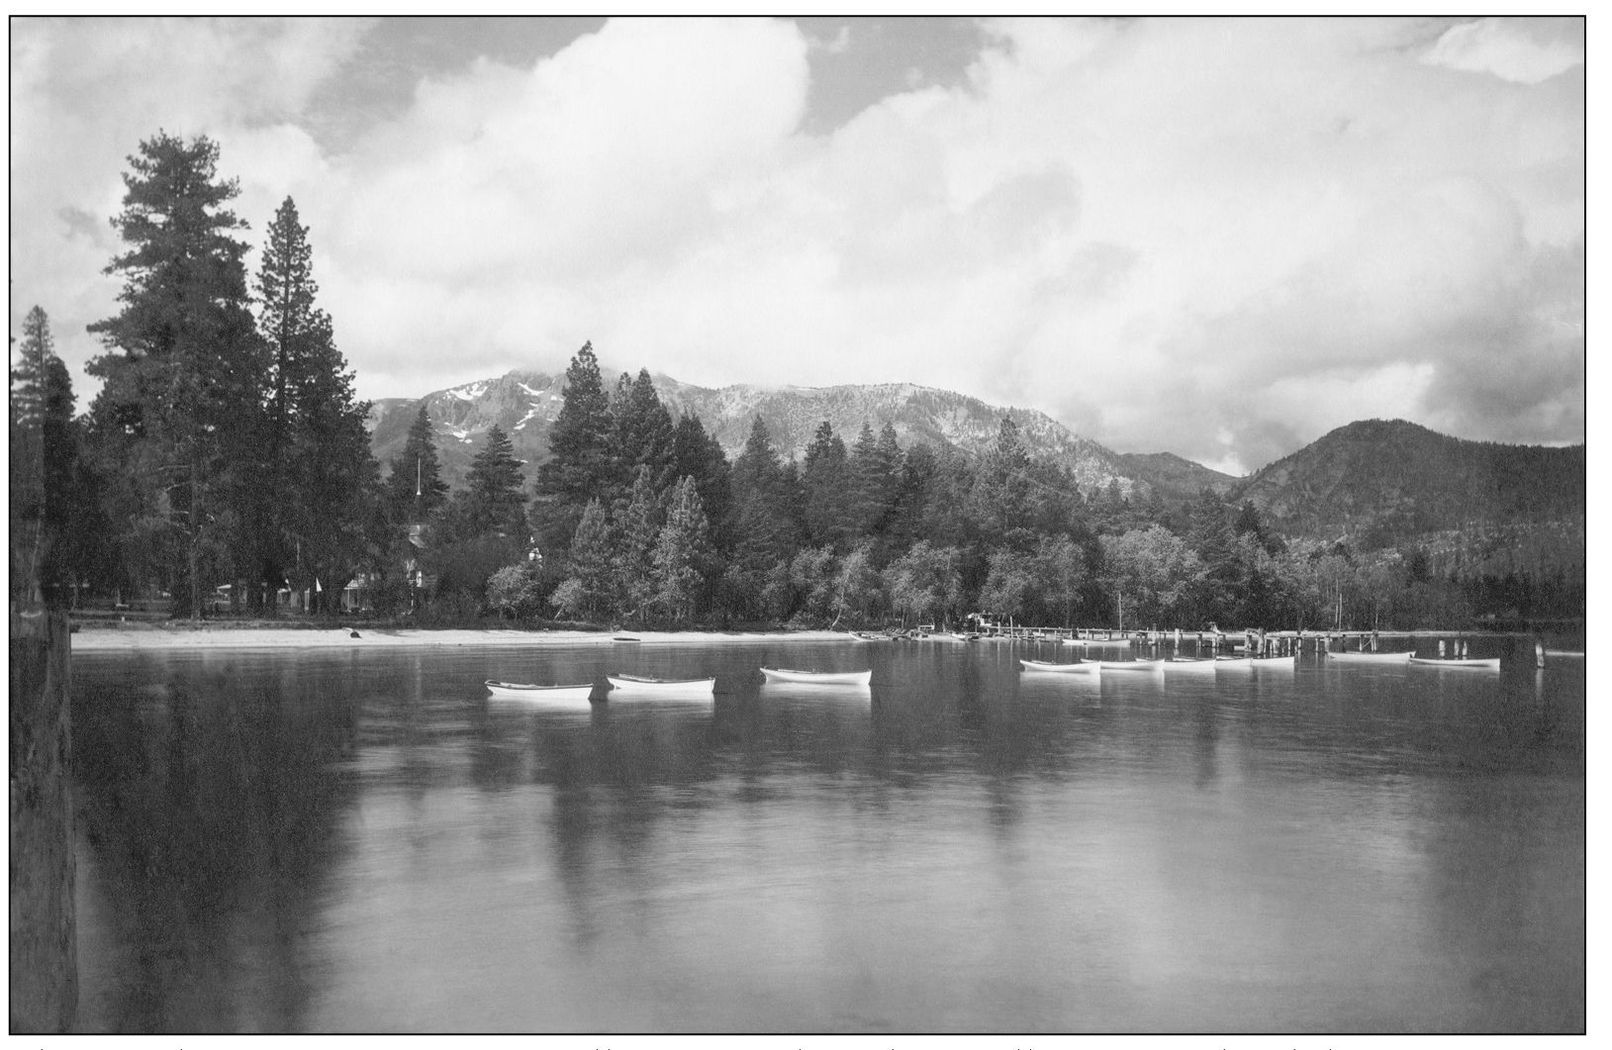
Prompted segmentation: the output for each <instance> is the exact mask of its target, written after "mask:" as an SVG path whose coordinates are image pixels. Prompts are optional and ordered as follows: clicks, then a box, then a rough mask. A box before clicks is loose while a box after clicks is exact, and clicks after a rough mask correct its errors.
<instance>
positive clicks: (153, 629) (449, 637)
mask: <svg viewBox="0 0 1612 1050" xmlns="http://www.w3.org/2000/svg"><path fill="white" fill-rule="evenodd" d="M352 631H353V629H352V628H350V627H329V628H297V627H244V628H236V627H217V628H213V627H206V626H203V627H189V626H186V627H160V626H154V625H142V626H141V627H139V628H132V627H128V626H122V625H118V626H113V625H105V626H102V625H98V624H83V625H80V627H79V629H78V630H77V631H75V632H74V633H73V636H72V638H73V651H74V652H75V653H88V652H126V651H143V650H150V649H337V648H342V649H385V648H455V647H459V648H471V647H481V648H493V647H497V646H506V647H512V648H513V647H520V648H531V647H533V646H565V645H572V646H574V645H623V644H633V643H621V642H616V641H614V640H613V635H611V634H607V633H603V632H600V631H493V630H486V631H477V630H440V631H434V630H420V629H408V628H400V629H391V628H370V627H360V628H358V637H357V638H354V637H352ZM624 633H625V634H628V635H630V636H631V637H633V638H637V639H639V642H638V644H642V645H656V644H668V643H691V642H699V643H718V644H720V643H746V642H824V641H846V640H847V635H846V634H845V632H843V631H775V632H754V633H747V632H723V631H629V632H624Z"/></svg>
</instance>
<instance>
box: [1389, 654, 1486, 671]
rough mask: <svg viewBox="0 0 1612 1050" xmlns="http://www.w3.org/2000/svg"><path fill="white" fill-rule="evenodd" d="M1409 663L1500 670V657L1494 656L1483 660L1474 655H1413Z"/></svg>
mask: <svg viewBox="0 0 1612 1050" xmlns="http://www.w3.org/2000/svg"><path fill="white" fill-rule="evenodd" d="M1410 665H1411V666H1412V667H1438V668H1442V669H1448V670H1452V671H1498V670H1500V657H1498V656H1494V657H1490V658H1489V659H1486V660H1484V659H1478V658H1476V657H1471V658H1468V657H1453V656H1450V657H1437V656H1413V657H1411V658H1410Z"/></svg>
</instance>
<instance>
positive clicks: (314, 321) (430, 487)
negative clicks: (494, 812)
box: [11, 133, 1584, 629]
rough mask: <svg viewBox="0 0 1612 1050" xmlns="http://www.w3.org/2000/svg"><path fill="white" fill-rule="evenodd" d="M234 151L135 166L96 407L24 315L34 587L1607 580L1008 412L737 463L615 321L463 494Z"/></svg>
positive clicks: (977, 596)
mask: <svg viewBox="0 0 1612 1050" xmlns="http://www.w3.org/2000/svg"><path fill="white" fill-rule="evenodd" d="M217 162H218V149H217V146H216V144H214V143H213V142H212V141H210V140H209V139H207V138H205V137H202V138H196V139H193V140H188V141H187V140H182V139H179V138H175V137H172V136H169V135H167V134H165V133H159V134H158V135H156V136H155V137H153V138H151V139H149V140H147V141H145V142H142V143H141V144H140V146H139V150H138V152H137V154H136V155H135V156H133V157H131V158H129V165H130V170H129V171H128V172H126V173H125V174H124V183H125V186H126V194H125V196H124V200H123V209H122V211H121V212H120V213H119V214H118V215H117V216H115V217H114V218H113V220H112V221H113V225H114V226H115V227H116V228H117V230H118V231H119V232H120V234H121V236H122V239H123V241H124V243H125V248H126V250H125V251H124V252H123V253H121V254H119V255H117V256H116V257H114V258H113V259H112V260H111V261H110V263H109V264H108V267H107V272H108V273H110V274H113V275H116V276H118V277H119V278H121V280H122V282H123V287H122V291H121V293H120V295H119V297H118V310H117V312H116V313H115V314H113V315H112V316H110V317H108V318H106V319H104V320H101V321H99V322H97V323H96V324H94V325H92V326H91V331H93V332H95V333H96V334H97V335H98V336H99V337H100V339H101V341H102V343H103V346H104V347H105V353H103V354H101V355H100V356H98V357H96V358H95V359H94V360H93V361H92V362H91V363H90V366H89V369H90V372H91V374H92V375H94V376H96V377H97V378H98V379H100V380H101V382H102V387H101V389H100V390H99V392H98V393H97V394H96V396H95V398H94V399H93V400H92V402H91V403H90V405H89V407H88V409H87V411H86V412H85V413H84V414H83V415H82V416H75V415H74V399H73V394H72V391H71V387H70V381H69V378H68V374H67V370H66V368H65V367H64V366H63V365H62V363H61V361H60V360H59V359H58V358H57V357H56V356H55V354H54V351H53V348H52V337H51V334H50V327H49V319H48V316H47V315H46V313H45V312H44V311H43V310H42V309H40V308H38V307H36V308H35V309H34V310H33V311H32V312H30V314H29V315H28V318H27V321H26V322H25V324H24V329H23V333H22V338H21V341H20V343H19V345H18V348H17V349H18V358H19V360H18V363H17V364H16V365H15V366H14V369H13V375H12V412H11V428H12V429H11V448H12V501H11V505H12V510H11V517H12V530H11V531H12V537H13V538H12V545H11V549H12V573H13V579H16V578H17V576H18V567H19V564H21V563H22V562H23V560H24V559H32V561H33V562H34V563H38V564H41V565H43V571H42V578H43V579H45V580H46V585H47V587H49V588H51V589H52V590H53V591H55V592H56V593H58V594H61V595H65V596H66V599H67V600H68V601H70V602H72V603H81V604H97V603H99V604H109V603H114V602H116V603H120V604H128V603H130V602H132V601H134V600H136V599H149V598H153V597H158V598H160V600H161V601H162V602H164V603H166V604H167V605H168V607H169V609H170V610H171V612H172V613H173V614H174V615H177V616H184V617H189V618H193V619H199V618H201V617H203V616H209V615H220V614H223V613H224V612H225V611H226V610H228V612H229V613H232V614H238V615H245V616H250V617H273V616H280V615H288V614H290V612H291V611H292V610H296V611H297V612H299V613H306V614H312V615H315V616H320V615H335V614H338V613H352V612H358V613H362V614H364V615H367V616H372V617H375V618H380V619H388V618H392V619H398V620H400V621H403V620H406V621H407V622H414V623H419V624H449V623H466V622H474V621H476V620H478V619H479V618H482V617H492V616H496V617H499V618H500V619H503V620H507V621H513V622H522V623H528V624H536V623H539V622H544V623H548V622H555V621H565V622H585V623H595V624H611V623H635V624H645V625H661V626H672V627H676V626H693V625H700V626H714V627H731V626H739V625H754V624H795V625H801V626H826V625H837V626H839V627H849V626H859V625H867V624H917V623H957V622H959V621H960V620H961V618H962V617H963V616H964V615H966V614H968V613H971V612H982V613H987V614H990V615H992V616H996V617H1001V618H1004V619H1005V618H1012V619H1014V620H1015V621H1017V622H1020V623H1027V624H1032V625H1040V626H1069V625H1086V626H1091V625H1107V626H1167V627H1173V626H1182V627H1188V628H1192V627H1201V626H1205V625H1207V624H1209V623H1211V622H1213V623H1218V624H1220V625H1221V626H1223V627H1243V626H1271V627H1286V628H1295V627H1303V628H1307V629H1315V628H1318V627H1333V626H1340V627H1353V628H1367V627H1380V628H1385V629H1386V628H1394V627H1415V626H1430V625H1441V626H1448V625H1452V624H1463V623H1467V622H1469V621H1471V620H1472V619H1473V618H1474V617H1477V616H1482V615H1489V616H1496V617H1500V618H1505V619H1514V618H1541V617H1582V615H1583V610H1584V581H1583V577H1582V573H1581V572H1578V573H1571V574H1570V573H1567V572H1564V571H1563V570H1561V569H1539V570H1535V569H1524V570H1521V571H1508V572H1503V573H1502V572H1494V571H1490V567H1488V566H1480V567H1476V568H1474V567H1472V566H1467V567H1466V568H1465V569H1463V568H1462V567H1460V566H1452V565H1449V564H1445V563H1442V562H1441V561H1440V558H1439V554H1438V552H1437V551H1436V550H1429V549H1426V548H1425V547H1420V546H1412V547H1403V548H1402V547H1398V546H1393V545H1391V544H1389V545H1382V546H1375V547H1372V548H1371V549H1358V550H1357V549H1351V548H1350V547H1349V546H1348V545H1346V544H1343V543H1331V544H1327V543H1322V542H1319V541H1314V540H1304V539H1300V538H1295V536H1294V535H1292V534H1288V535H1285V536H1284V535H1283V534H1282V533H1280V532H1278V531H1277V529H1276V527H1275V525H1276V524H1277V522H1274V521H1272V520H1267V519H1266V518H1265V517H1264V516H1262V515H1261V513H1260V512H1259V511H1258V510H1257V509H1256V506H1255V504H1254V503H1253V502H1251V501H1248V500H1242V501H1240V502H1228V501H1227V500H1226V498H1225V497H1224V496H1223V495H1221V494H1218V493H1217V492H1216V491H1214V490H1212V489H1209V488H1204V489H1203V490H1202V491H1201V492H1200V493H1199V494H1198V496H1197V498H1196V499H1193V500H1189V501H1187V502H1184V503H1183V502H1172V503H1168V504H1167V503H1166V502H1164V501H1162V500H1159V499H1158V498H1156V496H1155V497H1138V498H1137V499H1135V500H1133V499H1131V498H1130V497H1128V496H1127V495H1125V494H1124V493H1122V492H1121V490H1120V488H1119V486H1118V485H1117V484H1115V485H1109V486H1107V487H1104V488H1101V489H1099V490H1094V491H1082V490H1081V487H1080V486H1079V485H1078V484H1076V482H1075V481H1074V479H1073V477H1072V476H1071V474H1070V473H1069V471H1068V469H1067V468H1065V467H1060V466H1058V465H1057V464H1055V463H1053V462H1051V461H1050V460H1049V459H1046V458H1044V457H1038V456H1033V455H1031V454H1030V453H1029V452H1027V450H1026V447H1025V443H1024V442H1023V441H1022V440H1021V439H1020V436H1019V433H1018V429H1017V427H1016V425H1015V424H1014V422H1013V421H1012V420H1011V419H1010V418H1007V417H1006V416H1004V417H1003V418H1002V420H1001V425H1000V429H999V431H998V432H997V435H996V439H995V441H994V443H993V444H992V446H991V447H990V448H989V449H988V450H987V451H986V452H985V453H984V454H982V455H977V456H971V455H966V454H964V453H961V452H959V451H958V450H956V449H955V448H952V447H949V446H946V445H944V444H932V443H929V442H925V441H913V442H911V443H909V445H908V446H907V447H902V445H901V444H900V443H899V442H898V440H897V436H896V433H895V431H894V429H893V428H892V427H890V426H889V425H888V424H886V425H884V426H883V427H882V428H881V429H879V430H878V431H875V430H874V429H873V427H872V425H871V424H870V423H865V424H864V425H863V426H862V427H861V429H860V431H859V432H858V433H856V434H854V435H852V434H840V433H836V432H834V430H833V428H832V427H831V426H830V425H829V424H828V423H827V422H826V421H825V422H824V423H823V424H822V425H821V426H820V427H818V429H817V432H816V434H815V436H814V438H813V440H812V442H811V443H810V445H809V446H808V447H807V449H806V451H805V453H804V455H803V456H802V457H800V458H799V459H796V458H793V457H792V458H789V459H785V458H784V457H783V456H782V455H781V454H780V453H779V451H778V449H777V447H776V446H775V444H774V443H773V441H772V439H771V437H770V435H769V433H768V430H767V426H766V424H765V422H764V421H763V420H762V419H761V417H760V416H759V415H758V416H756V417H755V419H754V421H753V425H752V427H751V430H750V435H749V439H748V441H747V442H746V444H745V446H744V448H743V450H742V451H741V452H739V454H738V455H737V456H735V457H733V458H732V459H731V460H730V459H729V457H728V455H727V454H726V453H725V452H724V450H723V448H722V447H721V445H720V444H718V442H717V441H716V440H714V438H713V437H712V436H711V435H710V434H708V433H707V432H706V429H705V427H704V426H703V425H702V423H701V420H700V418H699V417H698V416H697V415H695V414H692V413H682V414H680V415H679V416H678V418H675V419H674V418H673V416H672V413H671V412H670V411H669V410H668V408H667V407H666V405H665V404H664V403H663V402H662V401H661V399H660V397H659V395H658V394H657V392H656V389H655V386H654V383H653V382H652V381H651V379H650V375H649V372H648V370H647V369H646V370H641V371H639V373H638V374H637V375H636V377H634V376H631V375H628V374H622V375H621V376H619V378H617V379H616V380H615V381H614V383H613V384H607V382H606V380H605V377H604V376H603V375H601V373H600V369H599V365H598V360H597V358H596V357H595V355H594V352H593V349H592V347H591V345H584V346H583V347H582V348H581V349H580V350H578V351H577V353H576V354H575V355H574V356H573V357H572V359H571V361H570V365H569V368H568V369H567V372H566V386H565V391H564V395H563V398H564V400H563V406H562V408H561V410H560V413H559V416H558V418H557V419H556V420H555V422H554V424H553V427H552V430H551V432H550V435H549V437H550V456H549V458H548V459H547V460H546V461H545V462H543V463H541V464H540V465H537V466H536V469H535V470H532V469H530V468H529V466H528V465H527V464H523V463H522V462H521V461H520V460H519V459H517V458H516V457H515V455H514V454H513V452H512V449H511V446H510V442H509V439H508V437H507V436H506V434H505V433H504V432H503V431H502V430H500V429H499V428H498V427H496V426H494V427H492V428H490V430H489V431H488V433H487V435H486V437H485V441H484V443H483V445H482V446H481V447H480V448H479V450H478V451H477V453H476V455H475V458H474V461H473V463H472V465H471V467H470V470H469V472H468V474H467V475H466V477H465V481H464V484H463V486H462V487H460V488H458V489H450V487H449V486H448V485H447V484H446V483H445V482H444V481H443V479H442V477H441V471H440V469H439V461H438V453H437V441H436V435H435V433H434V431H433V427H432V422H431V419H430V417H429V415H428V414H427V412H426V410H425V407H424V406H423V404H422V406H421V408H420V409H419V412H418V415H417V417H416V418H415V420H414V424H413V426H412V428H411V429H410V431H409V436H408V440H407V442H406V444H405V446H404V448H403V450H402V452H401V453H400V454H399V455H397V456H396V457H395V458H393V459H392V460H391V461H390V462H389V463H386V464H384V465H382V464H380V463H378V462H377V461H376V459H375V457H374V455H373V453H372V452H371V449H370V445H369V442H368V440H367V432H366V428H365V420H366V418H367V416H368V413H369V407H370V406H369V405H368V404H367V403H366V402H364V401H361V400H359V399H358V398H357V396H356V394H355V385H354V375H353V372H352V370H351V369H350V367H349V366H348V364H347V362H346V360H345V358H344V357H343V356H342V354H341V353H340V352H339V351H338V350H337V348H336V337H335V331H336V329H335V324H334V321H333V319H332V318H331V317H330V316H329V315H328V314H327V313H326V312H325V311H324V310H323V309H321V308H320V306H319V305H318V285H317V283H316V282H315V281H314V278H313V248H312V246H311V244H310V243H309V239H308V232H309V231H308V229H307V228H306V227H304V226H303V225H302V224H301V223H300V220H299V216H298V212H297V208H296V204H295V202H294V201H292V200H291V199H290V198H287V199H286V200H285V201H284V203H283V204H282V205H281V206H280V207H279V209H278V210H277V211H276V212H275V214H274V215H273V216H272V217H271V218H270V219H269V224H268V227H267V233H266V236H265V239H264V243H263V245H262V251H261V259H260V264H259V266H258V270H257V272H256V274H253V275H248V273H247V272H246V266H245V262H244V259H245V257H246V255H247V251H248V245H247V244H246V242H245V241H243V240H242V239H241V232H242V231H244V230H245V229H247V224H246V222H245V221H244V220H242V219H241V218H239V217H237V216H236V215H235V214H234V213H233V212H232V211H230V210H229V205H230V202H231V201H232V200H233V199H234V198H235V197H236V195H237V192H238V191H237V186H236V183H235V182H234V181H233V180H228V179H224V178H221V177H220V176H219V174H218V172H217ZM41 450H43V451H42V452H41ZM30 455H31V456H34V457H35V460H36V461H37V460H40V459H41V457H42V461H43V462H44V464H45V468H44V477H43V478H42V479H41V478H38V477H37V476H36V475H37V474H38V471H33V472H32V473H30V471H29V470H28V469H26V462H24V461H23V460H19V456H23V457H26V456H30ZM19 463H23V466H22V467H19ZM19 471H20V473H19ZM47 517H52V518H53V520H56V521H59V522H68V523H70V527H69V528H65V529H63V530H61V533H60V534H61V536H62V537H63V539H62V541H61V542H59V543H58V544H57V546H56V548H54V549H52V550H49V551H42V550H39V549H38V547H37V544H35V545H30V543H29V542H28V540H27V537H28V536H30V535H34V534H35V533H34V532H31V531H30V529H29V528H28V526H29V524H30V523H31V522H38V521H40V520H44V519H45V518H47Z"/></svg>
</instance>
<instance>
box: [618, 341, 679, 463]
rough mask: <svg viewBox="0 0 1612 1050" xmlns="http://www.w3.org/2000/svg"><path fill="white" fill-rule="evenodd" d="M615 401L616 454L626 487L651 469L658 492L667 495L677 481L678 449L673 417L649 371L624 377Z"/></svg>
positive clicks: (640, 371) (642, 370)
mask: <svg viewBox="0 0 1612 1050" xmlns="http://www.w3.org/2000/svg"><path fill="white" fill-rule="evenodd" d="M621 378H622V384H621V385H620V386H618V388H617V390H618V394H617V397H616V399H615V400H614V401H613V402H612V405H611V411H612V414H613V415H614V420H615V446H616V448H615V455H616V460H617V462H618V463H619V464H620V469H621V471H622V478H621V482H622V486H623V488H626V487H628V486H631V485H632V484H633V481H634V479H635V477H636V475H637V473H638V469H639V468H640V467H647V468H648V469H649V472H650V483H651V484H652V485H653V486H654V489H655V491H656V493H663V492H665V491H666V490H667V489H669V488H671V486H672V485H673V484H674V483H675V482H676V481H677V475H676V474H675V473H674V471H675V469H676V465H677V448H676V438H675V435H674V428H673V426H672V415H671V413H670V412H668V411H667V410H666V406H665V405H664V404H662V403H661V399H660V395H659V394H657V393H656V392H655V384H654V382H653V381H652V380H651V379H650V377H649V370H648V369H647V368H646V369H640V370H639V372H638V378H637V379H635V380H632V381H630V382H629V381H628V380H627V377H626V375H623V376H622V377H621Z"/></svg>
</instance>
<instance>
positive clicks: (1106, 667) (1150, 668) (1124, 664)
mask: <svg viewBox="0 0 1612 1050" xmlns="http://www.w3.org/2000/svg"><path fill="white" fill-rule="evenodd" d="M1095 663H1096V664H1097V666H1099V667H1101V668H1102V669H1103V673H1104V674H1107V673H1108V672H1109V671H1130V672H1134V673H1137V674H1146V673H1154V674H1157V673H1159V672H1161V671H1163V670H1164V661H1163V660H1097V661H1095Z"/></svg>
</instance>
